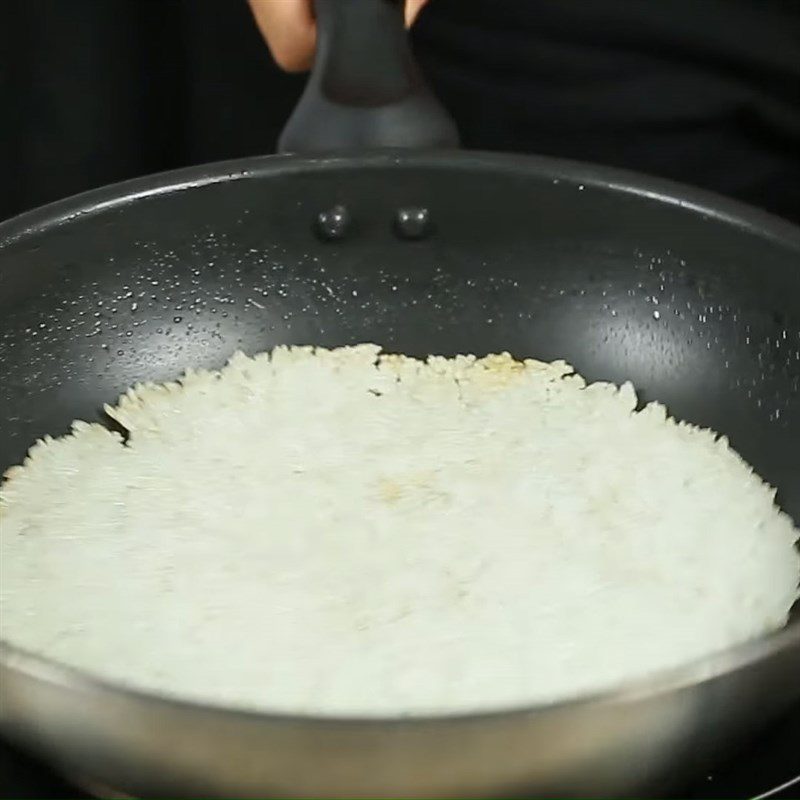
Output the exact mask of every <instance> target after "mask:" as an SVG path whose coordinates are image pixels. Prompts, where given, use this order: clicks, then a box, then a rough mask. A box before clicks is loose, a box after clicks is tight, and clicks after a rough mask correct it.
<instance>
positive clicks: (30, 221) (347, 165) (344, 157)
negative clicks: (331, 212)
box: [0, 149, 800, 251]
mask: <svg viewBox="0 0 800 800" xmlns="http://www.w3.org/2000/svg"><path fill="white" fill-rule="evenodd" d="M387 167H389V168H396V169H403V168H409V167H413V168H428V169H453V168H462V169H464V168H466V169H471V170H473V171H474V172H476V173H480V172H495V173H508V174H513V175H515V176H516V177H528V178H539V179H549V180H550V181H551V182H556V183H558V182H564V183H567V184H575V185H576V188H577V187H582V188H587V187H591V188H597V189H606V190H609V191H615V192H621V193H624V194H630V195H634V196H636V197H640V198H643V199H645V200H650V201H652V202H656V203H663V204H665V205H673V206H678V207H679V208H682V209H684V210H686V211H688V212H692V213H695V214H698V215H700V216H701V217H703V218H707V219H708V220H715V221H718V222H722V223H724V224H728V225H731V226H733V227H737V228H740V229H744V230H748V231H751V232H752V233H754V234H756V235H758V236H760V237H762V238H766V239H769V240H772V241H775V242H778V243H780V244H782V245H783V246H789V247H790V248H792V249H796V250H798V251H800V225H797V224H795V223H793V222H791V221H789V220H786V219H784V218H782V217H779V216H777V215H775V214H772V213H770V212H768V211H764V210H763V209H760V208H757V207H755V206H752V205H749V204H747V203H743V202H741V201H739V200H735V199H733V198H730V197H726V196H724V195H721V194H718V193H716V192H712V191H708V190H706V189H700V188H697V187H694V186H689V185H687V184H682V183H678V182H676V181H672V180H669V179H667V178H661V177H656V176H653V175H648V174H645V173H640V172H634V171H632V170H627V169H621V168H618V167H608V166H603V165H600V164H593V163H590V162H584V161H575V160H570V159H561V158H552V157H550V156H537V155H518V154H513V153H493V152H489V151H480V150H397V149H395V150H376V151H366V152H353V153H344V154H333V155H322V156H301V155H282V154H278V155H261V156H247V157H244V158H236V159H230V160H225V161H216V162H212V163H208V164H199V165H196V166H190V167H181V168H180V169H175V170H168V171H165V172H156V173H152V174H150V175H144V176H141V177H137V178H131V179H129V180H124V181H120V182H115V183H111V184H107V185H105V186H100V187H97V188H94V189H89V190H87V191H85V192H80V193H78V194H75V195H71V196H69V197H66V198H63V199H60V200H55V201H53V202H50V203H47V204H45V205H42V206H39V207H37V208H33V209H30V210H28V211H23V212H22V213H21V214H18V215H16V216H14V217H10V218H9V219H7V220H0V249H2V248H4V247H7V246H9V245H11V244H13V243H14V242H16V241H18V240H20V239H23V238H25V237H26V236H28V235H32V234H34V233H36V232H37V231H40V230H44V229H46V228H49V227H53V226H58V225H62V224H65V223H67V222H70V221H72V220H74V219H76V218H79V217H82V216H86V215H90V214H95V213H98V212H101V211H103V210H106V209H112V208H118V207H121V206H125V205H128V204H129V203H133V202H136V201H138V200H146V199H148V198H151V197H157V196H160V195H167V194H172V193H176V192H181V191H186V190H188V189H195V188H201V187H205V186H211V185H213V184H217V183H226V182H229V181H238V180H254V179H259V178H267V177H270V176H273V175H275V176H278V175H293V174H303V173H313V172H327V171H334V170H337V169H338V170H342V169H347V170H352V169H365V168H366V169H386V168H387Z"/></svg>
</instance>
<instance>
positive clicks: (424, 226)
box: [394, 206, 431, 239]
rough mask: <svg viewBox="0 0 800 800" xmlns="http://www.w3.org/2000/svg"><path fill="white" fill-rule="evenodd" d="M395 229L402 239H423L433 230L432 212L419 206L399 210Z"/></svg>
mask: <svg viewBox="0 0 800 800" xmlns="http://www.w3.org/2000/svg"><path fill="white" fill-rule="evenodd" d="M394 229H395V233H396V234H397V235H398V236H399V237H400V238H401V239H422V238H424V237H425V236H427V235H428V234H429V233H430V230H431V215H430V212H429V211H428V209H427V208H422V207H417V206H408V207H406V208H401V209H398V211H397V214H396V215H395V219H394Z"/></svg>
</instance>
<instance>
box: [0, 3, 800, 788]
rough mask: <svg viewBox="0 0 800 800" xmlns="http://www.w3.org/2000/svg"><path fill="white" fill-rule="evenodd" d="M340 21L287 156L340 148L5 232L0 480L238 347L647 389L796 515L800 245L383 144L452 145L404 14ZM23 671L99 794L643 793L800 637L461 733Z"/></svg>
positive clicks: (742, 214) (611, 189)
mask: <svg viewBox="0 0 800 800" xmlns="http://www.w3.org/2000/svg"><path fill="white" fill-rule="evenodd" d="M318 6H319V7H318V12H319V25H320V34H321V35H320V49H319V57H318V59H317V67H316V68H315V73H314V76H313V77H312V79H311V81H310V82H309V90H308V92H307V94H306V96H305V97H304V99H303V101H302V103H301V106H300V107H299V109H298V111H297V112H296V114H295V117H294V118H293V120H292V121H291V122H290V124H289V126H287V129H286V132H285V134H284V137H283V139H282V145H283V147H284V148H287V149H302V148H306V147H307V148H310V149H311V150H313V151H323V150H326V149H328V150H331V149H332V150H337V151H339V152H336V153H327V154H324V155H321V154H319V152H315V153H313V154H311V155H309V154H306V155H290V156H273V157H266V158H254V159H245V160H238V161H231V162H226V163H222V164H215V165H211V166H202V167H197V168H192V169H188V170H181V171H177V172H172V173H167V174H163V175H158V176H155V177H148V178H144V179H140V180H134V181H131V182H128V183H123V184H120V185H117V186H112V187H108V188H103V189H99V190H97V191H93V192H89V193H87V194H84V195H81V196H79V197H76V198H72V199H69V200H65V201H63V202H59V203H55V204H53V205H50V206H47V207H45V208H43V209H40V210H36V211H33V212H30V213H27V214H24V215H22V216H20V217H17V218H16V219H13V220H11V221H9V222H6V223H5V224H3V225H2V226H0V281H2V289H1V290H0V373H1V375H2V379H1V383H0V418H2V420H3V426H2V431H0V465H1V466H3V467H7V466H10V465H11V464H14V463H18V462H19V461H20V460H21V459H22V458H23V457H24V455H25V452H26V449H27V447H28V446H29V445H30V443H31V442H32V441H34V439H35V438H36V437H38V436H41V435H42V434H44V433H46V432H49V433H52V434H58V433H61V432H64V431H66V430H67V427H68V425H69V423H70V421H71V420H72V419H74V418H83V419H92V418H96V417H97V415H98V409H99V408H100V407H101V406H102V403H103V402H106V401H109V400H112V399H114V398H115V397H116V396H117V395H118V394H119V393H120V392H121V391H123V390H124V389H125V388H126V387H128V386H129V385H131V384H133V383H135V382H137V381H140V380H153V381H162V380H165V379H170V378H174V377H175V376H176V375H177V374H179V373H180V372H181V371H182V370H183V369H184V368H185V367H187V366H195V367H219V366H220V365H221V364H222V363H223V362H224V361H225V359H226V358H227V357H228V356H230V355H231V353H232V352H233V351H234V350H236V349H243V350H245V351H246V352H250V353H252V352H256V351H261V350H265V349H268V348H271V347H273V346H275V345H278V344H281V343H314V344H319V345H327V346H334V345H344V344H352V343H357V342H362V341H375V342H379V343H381V344H383V345H384V346H386V348H388V349H390V350H393V351H399V352H404V353H409V354H414V355H419V356H424V355H427V354H428V353H431V352H436V353H444V354H455V353H466V352H475V353H487V352H493V351H501V350H510V351H511V352H512V353H514V354H515V355H517V356H536V357H539V358H542V359H555V358H565V359H567V360H568V361H570V362H571V363H572V364H574V365H575V366H576V368H577V369H578V370H580V371H581V372H582V373H583V374H584V375H586V376H587V378H589V379H604V380H611V381H617V382H621V381H623V380H631V381H633V383H634V384H635V385H636V386H637V387H639V388H640V389H641V390H642V394H643V397H644V399H645V400H651V399H659V400H660V401H662V402H664V403H666V404H667V405H668V406H669V408H670V409H671V411H672V412H673V413H674V414H675V415H677V416H679V417H681V418H684V419H687V420H689V421H691V422H694V423H697V424H699V425H704V426H711V427H713V428H714V429H716V430H718V431H721V432H724V433H725V434H727V435H729V436H730V438H731V441H732V443H733V445H734V446H735V447H736V449H737V450H738V451H739V452H740V453H741V454H742V455H743V456H744V457H745V458H746V459H747V460H748V461H749V462H750V463H751V464H752V465H753V466H754V468H755V469H756V470H757V471H758V472H759V473H760V474H761V475H762V476H763V477H764V478H765V479H766V480H768V481H769V482H771V483H772V484H773V485H775V486H776V487H778V490H779V495H778V499H779V501H780V503H781V504H782V506H783V508H784V509H785V510H786V511H787V512H788V513H789V514H790V515H792V516H793V517H794V518H795V519H796V520H797V519H800V230H798V229H797V228H795V227H793V226H791V225H789V224H788V223H785V222H782V221H781V220H778V219H775V218H773V217H770V216H768V215H766V214H763V213H761V212H760V211H757V210H755V209H751V208H747V207H745V206H742V205H739V204H737V203H734V202H731V201H728V200H725V199H722V198H719V197H716V196H713V195H709V194H706V193H704V192H700V191H695V190H693V189H688V188H685V187H681V186H677V185H674V184H671V183H667V182H664V181H661V180H656V179H652V178H648V177H642V176H638V175H634V174H630V173H626V172H622V171H619V170H612V169H605V168H602V167H595V166H587V165H584V164H579V163H571V162H565V161H556V160H553V159H548V158H533V157H524V158H523V157H509V156H499V155H492V154H485V153H470V152H459V151H457V150H444V149H443V150H438V151H437V150H430V149H422V150H416V149H410V148H405V149H403V148H402V147H400V148H399V149H398V148H395V149H388V150H387V149H380V148H381V146H383V145H387V144H388V145H402V144H403V143H404V142H406V143H412V144H415V145H431V144H437V143H443V142H447V141H452V137H453V131H452V128H451V126H450V123H449V121H448V120H447V117H446V116H445V115H444V114H443V112H442V111H441V109H439V108H438V106H436V104H435V102H434V101H433V99H432V98H431V97H430V95H429V94H428V93H427V90H425V88H424V85H423V84H422V83H421V81H420V79H419V76H418V74H417V73H416V72H415V71H414V67H413V64H412V62H411V60H410V56H409V54H408V50H407V48H406V45H405V44H404V40H403V37H402V35H401V32H400V31H401V21H400V13H399V9H397V8H396V7H395V6H394V5H392V4H390V3H388V2H387V0H350V1H349V2H347V3H336V4H333V3H320V4H318ZM352 36H356V38H357V39H358V40H359V41H360V45H359V47H361V48H369V52H370V53H374V54H375V59H376V60H375V62H374V63H376V64H380V74H381V75H382V76H383V77H382V78H380V80H378V79H376V78H375V74H374V72H375V71H374V70H369V69H367V67H368V66H369V59H366V61H364V60H363V57H364V56H363V53H362V56H361V57H362V62H360V63H356V67H357V68H353V69H350V68H349V67H348V64H351V63H352V62H350V61H348V49H349V48H348V47H346V46H344V45H347V43H348V42H350V43H352V41H353V40H352V38H351V37H352ZM370 43H371V44H370ZM325 104H327V106H326V105H325ZM315 108H316V111H315ZM320 113H322V114H323V117H322V118H320V117H319V114H320ZM326 131H327V132H328V133H329V134H330V137H329V138H327V139H326V135H325V132H326ZM398 131H400V132H402V137H400V138H401V139H402V138H403V137H407V138H405V139H403V140H402V141H396V139H397V138H398V133H397V132H398ZM348 145H349V146H351V149H352V146H355V147H367V146H369V147H371V148H378V149H372V150H371V151H363V152H360V151H354V152H343V150H344V149H346V148H347V147H348ZM654 513H656V514H657V513H658V510H657V509H654ZM698 535H702V532H698ZM54 600H57V599H55V598H54ZM98 603H102V598H98ZM654 635H657V632H654ZM590 668H591V665H590V664H589V665H587V669H590ZM0 685H1V686H2V691H1V692H0V702H1V705H0V724H2V729H3V731H4V733H5V734H6V735H8V736H12V737H14V738H17V739H19V740H21V741H23V742H25V743H27V744H29V745H30V746H32V747H35V748H36V749H38V750H39V751H40V752H42V753H44V754H45V755H47V756H48V757H49V758H50V759H52V760H53V762H54V763H56V764H58V765H59V766H60V768H62V769H63V770H64V771H65V772H68V773H70V774H72V775H73V776H77V777H78V778H80V779H82V780H84V781H85V782H86V783H88V784H90V785H92V786H94V787H96V788H97V787H100V788H98V789H97V790H98V791H101V792H102V791H104V789H103V788H102V787H112V788H113V789H114V790H116V791H117V792H124V793H127V794H130V795H136V796H149V795H160V796H170V795H171V796H220V797H221V796H229V797H230V796H238V797H255V796H266V795H274V796H286V797H288V796H341V797H375V796H402V797H434V796H437V797H446V796H451V797H455V796H462V797H463V796H489V795H491V796H510V795H513V794H523V793H524V794H528V795H531V794H549V795H561V796H566V795H582V796H590V795H591V796H598V795H609V794H613V795H617V796H619V795H625V794H639V795H641V794H643V793H652V792H656V791H661V790H663V788H664V786H666V785H667V783H668V781H669V780H672V781H674V780H678V779H679V778H680V776H681V775H684V774H686V773H687V772H689V771H691V770H693V769H699V768H700V767H701V766H702V765H703V764H704V763H705V761H706V760H707V759H708V758H710V757H712V756H713V754H714V753H715V752H718V751H719V750H720V749H721V748H724V747H728V746H731V745H732V744H733V743H734V742H736V741H737V740H738V739H739V738H741V737H742V736H743V735H746V734H747V733H748V732H751V731H753V730H754V729H755V728H756V727H757V726H758V725H759V724H761V723H764V722H766V721H768V720H769V719H770V718H772V717H773V716H774V715H776V714H778V713H780V712H781V711H782V710H785V709H787V708H788V707H789V706H790V705H791V704H792V703H796V702H797V701H798V699H800V624H798V621H797V620H796V619H795V620H794V621H793V622H791V623H790V624H789V626H788V627H787V628H786V629H784V630H782V631H779V632H777V633H775V634H773V635H771V636H768V637H765V638H763V639H760V640H758V641H754V642H751V643H748V644H745V645H743V646H739V647H736V648H734V649H731V650H728V651H726V652H723V653H720V654H718V655H716V656H713V657H711V658H707V659H704V660H702V661H700V662H697V663H694V664H691V665H689V666H687V667H684V668H681V669H677V670H672V671H670V672H665V673H663V674H660V675H657V676H656V677H653V678H648V679H647V680H642V681H640V682H638V683H632V684H629V685H625V686H623V687H619V688H618V689H615V690H613V691H609V692H605V693H602V694H599V695H595V696H591V697H586V698H581V699H578V700H574V701H569V702H562V703H554V704H551V705H544V706H538V707H526V708H518V709H513V710H505V711H497V712H493V713H482V714H470V715H452V716H447V717H438V718H436V717H433V718H414V719H402V720H400V719H378V720H376V719H373V720H365V719H329V718H311V717H291V716H279V715H270V714H261V713H247V712H243V711H234V710H230V709H225V708H218V707H212V706H201V705H197V704H190V703H184V702H180V701H176V700H172V699H167V698H163V697H157V696H151V695H146V694H141V693H138V692H136V691H131V690H129V689H126V688H124V687H121V686H117V685H113V684H109V683H104V682H102V681H100V680H97V679H95V678H93V677H90V676H89V675H87V674H83V673H79V672H76V671H73V670H71V669H68V668H66V667H64V666H62V665H59V664H55V663H52V662H49V661H47V660H46V659H44V658H42V657H39V656H37V655H34V654H30V653H24V652H21V651H20V650H18V649H16V648H14V646H13V644H11V643H3V644H2V650H0Z"/></svg>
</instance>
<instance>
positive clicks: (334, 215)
mask: <svg viewBox="0 0 800 800" xmlns="http://www.w3.org/2000/svg"><path fill="white" fill-rule="evenodd" d="M349 227H350V212H349V211H348V210H347V209H346V208H345V207H344V206H342V205H335V206H333V208H329V209H328V210H327V211H320V213H319V214H317V219H316V221H315V224H314V230H315V231H316V233H317V236H319V237H320V239H325V240H326V241H334V240H337V239H342V238H344V236H345V235H346V234H347V231H348V229H349Z"/></svg>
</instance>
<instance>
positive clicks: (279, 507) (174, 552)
mask: <svg viewBox="0 0 800 800" xmlns="http://www.w3.org/2000/svg"><path fill="white" fill-rule="evenodd" d="M379 353H380V348H378V347H376V346H373V345H360V346H358V347H347V348H341V349H338V350H331V351H328V350H323V349H313V348H277V349H276V350H275V351H274V352H272V353H271V354H262V355H259V356H256V357H255V358H248V357H246V356H244V355H242V354H237V355H235V356H234V357H233V358H232V359H231V361H230V362H229V364H228V365H227V366H226V367H225V368H224V369H223V370H221V371H220V372H189V373H187V374H186V376H185V377H184V378H183V379H182V380H181V381H180V382H179V383H172V384H167V385H161V386H155V385H141V386H137V387H136V388H134V389H132V390H131V391H129V392H128V393H127V394H126V395H124V396H123V397H122V398H121V399H120V401H119V403H118V405H117V406H115V407H113V408H111V407H109V408H107V411H108V414H109V415H110V416H111V417H113V418H114V419H115V420H117V421H118V422H119V423H120V424H121V425H123V426H124V427H125V428H126V429H127V430H128V431H129V438H128V440H127V442H126V443H125V444H123V440H122V437H120V436H119V434H117V433H115V432H111V431H109V430H107V429H106V428H104V427H102V426H101V425H90V424H87V423H84V422H76V423H75V424H74V427H73V432H72V434H71V435H69V436H65V437H62V438H60V439H51V438H49V437H48V438H45V439H44V440H43V441H41V442H39V443H37V444H36V445H35V446H34V447H33V448H32V449H31V451H30V455H29V457H28V458H27V459H26V461H25V463H24V465H23V466H21V467H16V468H13V469H12V470H10V471H9V473H8V474H7V479H6V481H5V483H4V484H3V486H2V492H0V610H1V611H2V619H1V622H0V635H1V636H2V638H3V639H5V640H7V641H9V642H12V643H13V644H15V645H17V646H19V647H22V648H25V649H28V650H31V651H34V652H36V653H41V654H44V655H46V656H49V657H50V658H53V659H57V660H60V661H63V662H65V663H67V664H70V665H72V666H75V667H79V668H84V669H86V670H88V671H90V672H91V673H93V674H96V675H101V676H103V677H105V678H109V679H113V680H117V681H121V682H123V683H125V684H128V685H132V686H135V687H139V688H142V689H146V690H152V691H155V692H160V693H165V694H169V695H173V696H179V697H184V698H191V699H198V700H203V701H207V702H212V703H223V704H229V705H234V706H241V707H246V708H259V709H269V710H274V711H287V712H309V713H328V714H344V715H350V714H366V715H372V714H415V713H437V712H449V711H467V710H476V709H483V708H489V707H504V706H510V705H517V704H520V703H529V702H536V701H551V700H556V699H560V698H565V697H569V696H574V695H578V694H580V693H584V692H589V691H592V690H598V689H602V688H608V687H611V686H613V685H616V684H619V683H621V682H623V681H625V680H628V679H631V678H635V677H640V676H643V675H646V674H649V673H652V672H653V671H655V670H659V669H661V668H665V667H671V666H675V665H679V664H682V663H685V662H688V661H691V660H692V659H695V658H698V657H700V656H703V655H706V654H709V653H713V652H715V651H718V650H721V649H723V648H726V647H729V646H731V645H734V644H737V643H740V642H743V641H746V640H748V639H752V638H753V637H756V636H759V635H761V634H764V633H766V632H768V631H772V630H775V629H777V628H779V627H781V626H782V625H784V624H785V623H786V620H787V614H788V611H789V608H790V606H791V605H792V603H793V601H794V600H795V598H796V597H797V588H798V578H799V577H800V557H798V552H797V550H796V549H795V548H794V542H795V540H796V539H797V537H798V531H797V530H795V528H794V527H793V525H792V523H791V521H790V519H789V518H788V517H787V516H786V515H785V514H783V513H781V512H780V511H779V510H778V509H777V508H776V506H775V504H774V491H773V490H772V489H770V488H769V487H768V486H766V485H765V484H764V483H762V482H761V480H760V479H759V478H758V477H757V476H756V475H755V474H754V473H753V471H752V470H751V469H750V467H748V465H747V464H745V463H744V462H743V461H742V459H741V458H740V457H739V456H738V455H737V454H736V453H735V452H734V451H733V450H731V449H730V447H729V445H728V442H727V440H726V439H725V438H718V437H717V435H716V434H714V433H713V432H711V431H707V430H700V429H698V428H695V427H692V426H690V425H687V424H685V423H679V422H676V421H674V420H672V419H670V418H668V417H667V415H666V412H665V409H664V408H663V407H662V406H660V405H658V404H655V403H653V404H650V405H648V406H647V407H646V408H644V409H643V410H641V411H638V412H637V411H636V410H635V409H636V395H635V392H634V389H633V387H632V386H630V384H626V385H624V386H622V387H621V388H617V387H616V386H613V385H610V384H604V383H595V384H592V385H588V386H587V385H586V383H585V381H584V380H583V379H582V378H581V377H579V376H577V375H574V374H572V371H571V369H570V368H569V367H568V366H567V365H566V364H565V363H564V362H555V363H553V364H543V363H541V362H537V361H530V360H529V361H525V362H517V361H514V360H512V359H511V357H510V356H508V355H500V356H489V357H487V358H484V359H480V360H476V359H475V358H474V357H473V356H458V357H456V358H455V359H449V360H448V359H444V358H440V357H431V358H429V359H428V360H427V362H424V363H423V362H420V361H416V360H413V359H410V358H405V357H402V356H387V355H379Z"/></svg>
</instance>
